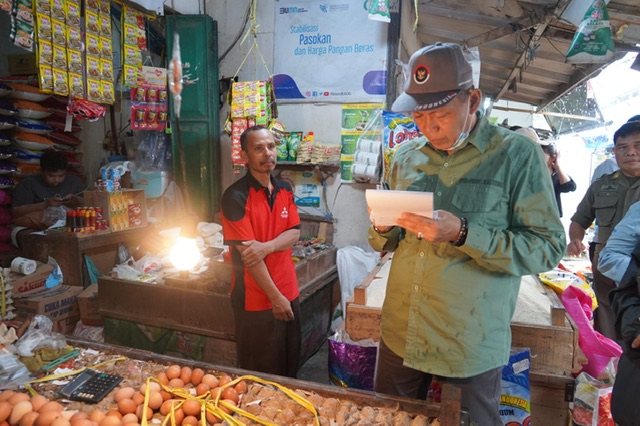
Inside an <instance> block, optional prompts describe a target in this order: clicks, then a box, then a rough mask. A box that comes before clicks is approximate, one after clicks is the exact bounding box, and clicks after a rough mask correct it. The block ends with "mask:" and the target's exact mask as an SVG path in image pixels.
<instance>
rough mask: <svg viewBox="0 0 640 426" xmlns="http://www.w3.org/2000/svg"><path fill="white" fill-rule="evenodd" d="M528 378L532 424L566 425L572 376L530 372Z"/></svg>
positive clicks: (570, 397) (571, 396)
mask: <svg viewBox="0 0 640 426" xmlns="http://www.w3.org/2000/svg"><path fill="white" fill-rule="evenodd" d="M529 379H530V382H531V383H530V384H531V421H532V424H536V425H553V426H556V425H557V426H568V425H569V424H570V420H571V413H570V403H571V401H573V385H574V382H575V380H574V379H573V377H571V376H557V375H548V374H541V373H535V372H532V373H531V374H530V377H529Z"/></svg>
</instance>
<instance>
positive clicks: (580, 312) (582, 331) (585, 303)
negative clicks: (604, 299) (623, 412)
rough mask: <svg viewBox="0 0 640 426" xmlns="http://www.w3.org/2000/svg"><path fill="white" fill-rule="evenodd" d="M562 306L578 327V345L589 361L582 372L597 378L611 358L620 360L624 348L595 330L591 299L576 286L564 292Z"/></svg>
mask: <svg viewBox="0 0 640 426" xmlns="http://www.w3.org/2000/svg"><path fill="white" fill-rule="evenodd" d="M562 304H563V305H564V307H565V309H566V310H567V312H568V313H569V315H570V316H571V318H572V319H573V321H574V322H575V323H576V326H577V327H578V333H579V334H578V344H579V345H580V349H582V351H583V352H584V354H585V355H586V357H587V359H588V360H589V363H588V364H585V365H583V367H582V370H581V371H580V372H582V371H584V372H587V373H588V374H589V375H591V376H592V377H595V378H597V377H599V376H600V374H601V373H602V372H603V371H604V369H605V367H606V366H607V364H608V363H609V361H610V360H611V358H613V357H616V358H620V355H622V348H621V347H620V345H618V344H617V343H616V342H614V341H613V340H611V339H609V338H608V337H605V336H603V335H602V334H600V333H598V332H597V331H595V330H594V329H593V326H592V325H591V323H590V322H589V321H590V319H591V318H592V311H591V297H590V296H589V295H588V294H587V293H586V292H585V291H583V290H581V289H579V288H578V287H575V286H569V287H567V288H566V289H565V290H564V291H563V292H562Z"/></svg>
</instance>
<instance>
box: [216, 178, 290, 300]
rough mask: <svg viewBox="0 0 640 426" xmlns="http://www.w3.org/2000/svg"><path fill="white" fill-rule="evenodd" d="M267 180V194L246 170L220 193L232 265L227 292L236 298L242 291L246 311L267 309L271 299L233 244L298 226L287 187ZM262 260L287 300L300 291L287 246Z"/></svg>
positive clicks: (263, 238)
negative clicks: (271, 189) (271, 186)
mask: <svg viewBox="0 0 640 426" xmlns="http://www.w3.org/2000/svg"><path fill="white" fill-rule="evenodd" d="M271 183H272V184H273V193H271V194H269V189H268V188H265V187H264V186H262V184H260V183H259V182H258V181H257V180H256V179H255V178H254V177H253V175H251V173H249V172H247V174H246V175H245V176H244V177H243V178H241V179H240V180H238V181H237V182H235V183H234V184H232V185H231V186H230V187H229V188H227V190H226V191H225V192H224V194H223V195H222V228H223V234H224V244H226V245H228V246H229V247H231V258H232V261H233V266H234V268H233V272H234V273H233V278H232V283H231V285H232V290H231V291H232V295H234V294H235V295H237V296H238V297H240V299H239V300H242V294H243V293H244V309H246V310H247V311H263V310H267V309H271V301H270V300H269V298H268V297H267V295H266V294H265V293H264V292H263V291H262V289H261V288H260V286H258V283H256V281H255V280H254V279H253V276H252V275H251V274H250V273H249V271H248V269H247V268H246V267H245V266H244V263H243V262H242V258H241V255H240V252H239V250H237V249H236V248H235V247H234V246H236V245H239V244H242V242H243V241H250V240H256V241H260V242H267V241H271V240H273V239H274V238H276V237H277V236H278V235H280V234H282V233H283V232H284V231H287V230H289V229H293V228H300V217H299V216H298V209H297V207H296V205H295V203H294V201H293V191H292V190H291V186H289V184H288V183H286V182H283V181H281V180H278V179H274V178H273V177H272V178H271ZM264 262H265V264H266V265H267V269H268V270H269V274H270V275H271V279H272V280H273V282H274V283H275V285H276V287H277V288H278V290H280V292H281V293H282V294H283V295H284V296H285V297H286V298H287V299H288V300H289V301H292V300H294V299H295V298H296V297H298V295H299V294H300V290H299V288H298V280H297V278H296V270H295V265H294V263H293V260H292V259H291V248H289V249H287V250H284V251H278V252H274V253H271V254H270V255H268V256H267V257H266V258H265V259H264ZM239 271H242V273H239ZM233 299H234V298H233V297H232V300H233ZM236 300H238V299H236Z"/></svg>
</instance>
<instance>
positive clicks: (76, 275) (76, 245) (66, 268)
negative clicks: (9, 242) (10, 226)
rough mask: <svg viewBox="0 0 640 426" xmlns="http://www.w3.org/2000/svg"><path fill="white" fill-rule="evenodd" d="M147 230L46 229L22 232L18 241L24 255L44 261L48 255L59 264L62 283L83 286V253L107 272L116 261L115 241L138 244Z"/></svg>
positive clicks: (142, 228) (101, 270) (116, 249)
mask: <svg viewBox="0 0 640 426" xmlns="http://www.w3.org/2000/svg"><path fill="white" fill-rule="evenodd" d="M148 232H149V229H148V228H147V227H141V228H135V229H128V230H125V231H118V232H106V233H96V234H68V233H65V232H56V231H54V232H51V231H50V232H48V233H47V234H45V235H37V234H28V235H24V236H22V237H21V240H20V241H21V245H22V253H23V256H24V257H27V258H30V259H35V260H39V261H41V262H45V263H46V262H47V260H48V257H49V256H51V257H53V258H54V259H55V260H56V261H57V262H58V264H59V265H60V269H61V270H62V274H63V276H64V283H65V284H67V285H79V286H83V285H84V282H85V281H84V280H85V279H87V277H84V275H83V273H84V270H83V265H84V259H83V256H84V255H88V256H89V257H91V260H92V261H93V263H94V264H95V265H96V266H97V268H98V269H99V271H100V272H101V273H103V274H107V273H109V272H110V270H111V268H112V267H113V266H114V265H115V264H116V259H117V253H118V244H125V245H128V244H136V243H139V242H140V241H141V240H142V239H143V238H144V237H145V236H146V235H147V234H148Z"/></svg>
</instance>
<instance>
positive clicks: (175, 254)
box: [169, 237, 202, 278]
mask: <svg viewBox="0 0 640 426" xmlns="http://www.w3.org/2000/svg"><path fill="white" fill-rule="evenodd" d="M201 257H202V255H201V254H200V250H199V249H198V246H197V245H196V240H195V238H185V237H178V239H177V240H176V242H175V244H174V245H173V247H172V248H171V250H170V251H169V259H170V260H171V263H173V266H175V267H176V269H178V271H180V278H188V277H189V271H190V270H191V269H192V268H193V267H194V266H196V265H197V264H198V262H199V261H200V258H201Z"/></svg>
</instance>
